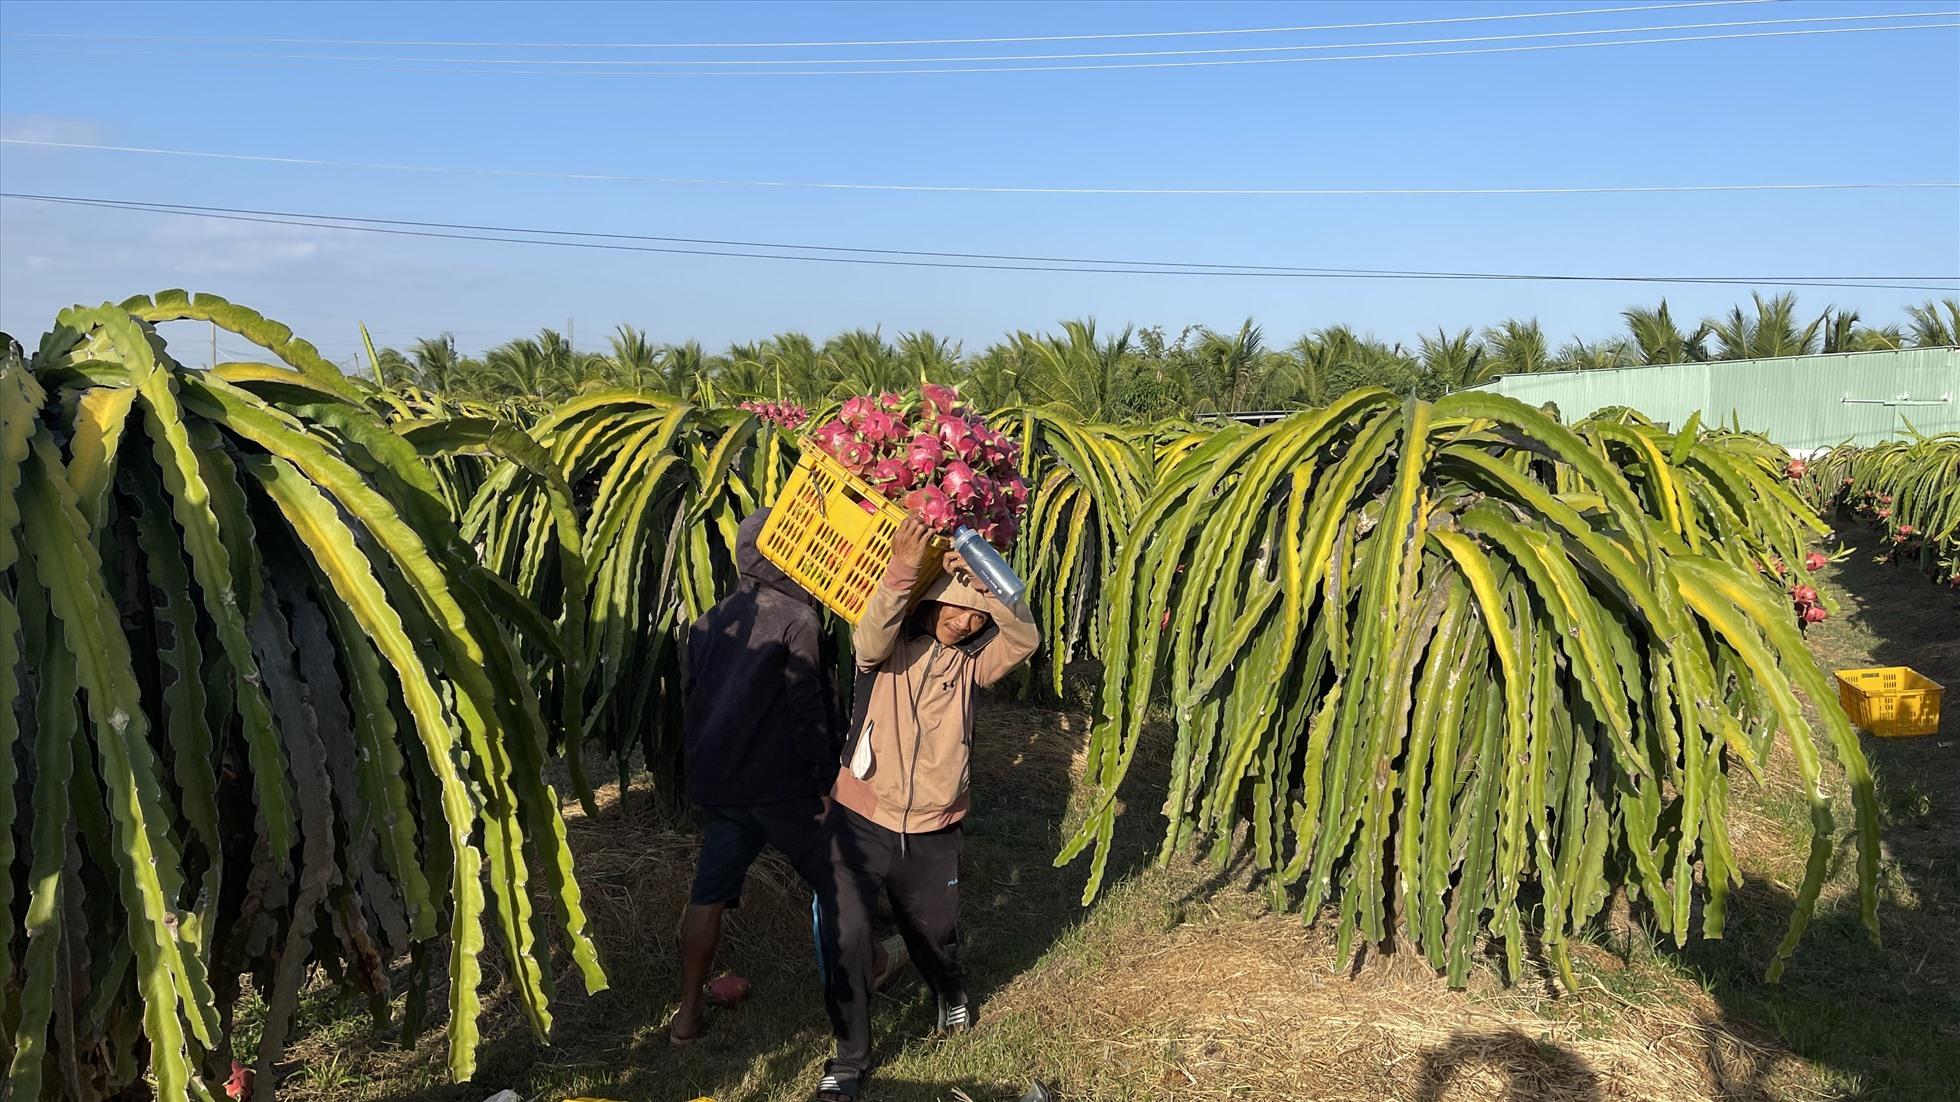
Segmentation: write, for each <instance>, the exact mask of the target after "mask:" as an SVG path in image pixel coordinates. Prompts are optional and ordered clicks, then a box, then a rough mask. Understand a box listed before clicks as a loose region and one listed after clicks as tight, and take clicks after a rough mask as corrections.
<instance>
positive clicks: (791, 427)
mask: <svg viewBox="0 0 1960 1102" xmlns="http://www.w3.org/2000/svg"><path fill="white" fill-rule="evenodd" d="M741 408H743V409H745V410H747V411H749V412H750V413H753V414H755V415H756V416H757V417H760V418H762V419H763V420H764V421H766V422H768V423H769V424H772V425H775V426H776V427H778V428H780V429H783V430H784V431H786V432H795V431H796V430H797V429H800V428H802V427H803V425H804V424H805V423H806V422H808V421H809V420H810V411H809V410H808V409H805V408H804V407H803V406H800V405H798V404H797V403H795V402H743V403H742V404H741Z"/></svg>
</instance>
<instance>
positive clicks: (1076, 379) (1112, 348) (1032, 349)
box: [1013, 318, 1135, 420]
mask: <svg viewBox="0 0 1960 1102" xmlns="http://www.w3.org/2000/svg"><path fill="white" fill-rule="evenodd" d="M1134 334H1135V329H1134V328H1132V327H1130V326H1124V328H1123V331H1122V332H1120V333H1118V334H1116V335H1115V336H1112V337H1107V338H1102V339H1098V337H1097V336H1096V322H1095V319H1094V318H1085V319H1078V320H1075V321H1065V322H1063V323H1062V331H1061V333H1060V334H1051V335H1049V336H1043V337H1037V336H1034V335H1032V334H1029V333H1020V334H1017V335H1016V336H1015V339H1014V342H1013V343H1014V345H1015V346H1016V348H1017V349H1018V350H1019V353H1020V362H1021V363H1022V364H1023V365H1024V366H1023V370H1024V371H1025V372H1026V373H1027V381H1028V385H1029V388H1030V389H1031V390H1033V391H1034V393H1035V394H1036V395H1037V396H1038V397H1039V398H1040V399H1041V400H1043V401H1050V402H1062V403H1065V404H1067V405H1068V406H1070V407H1071V408H1073V409H1074V410H1075V411H1076V412H1077V413H1078V414H1080V415H1082V416H1083V417H1087V418H1090V419H1092V420H1093V419H1107V418H1108V417H1110V416H1112V413H1113V407H1114V404H1115V402H1116V399H1117V395H1118V394H1119V393H1120V392H1121V390H1122V387H1123V384H1124V382H1125V381H1126V380H1127V379H1128V377H1129V373H1130V366H1131V364H1130V361H1131V355H1130V346H1131V341H1132V338H1133V336H1134Z"/></svg>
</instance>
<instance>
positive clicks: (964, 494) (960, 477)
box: [939, 459, 980, 508]
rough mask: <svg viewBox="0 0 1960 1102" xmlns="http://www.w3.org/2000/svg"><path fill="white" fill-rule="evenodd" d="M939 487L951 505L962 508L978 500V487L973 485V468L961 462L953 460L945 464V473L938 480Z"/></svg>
mask: <svg viewBox="0 0 1960 1102" xmlns="http://www.w3.org/2000/svg"><path fill="white" fill-rule="evenodd" d="M939 485H940V487H941V488H942V489H944V490H945V491H946V496H947V497H949V498H951V499H952V501H953V504H955V505H958V506H961V507H962V508H964V507H965V506H968V505H972V504H974V503H975V502H976V501H978V500H979V497H980V494H979V487H978V486H976V485H974V475H973V468H972V467H970V466H968V465H967V464H966V463H965V461H963V460H959V459H955V460H953V461H952V462H951V463H948V464H946V473H945V475H944V476H942V477H941V478H940V480H939Z"/></svg>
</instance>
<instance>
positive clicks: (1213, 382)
mask: <svg viewBox="0 0 1960 1102" xmlns="http://www.w3.org/2000/svg"><path fill="white" fill-rule="evenodd" d="M1265 341H1266V335H1265V333H1264V332H1263V331H1262V330H1261V329H1260V328H1259V327H1258V326H1256V325H1254V324H1252V319H1251V318H1247V319H1245V321H1244V322H1243V323H1241V324H1240V325H1239V328H1238V331H1237V332H1235V333H1220V332H1218V331H1216V330H1213V329H1201V330H1199V331H1198V346H1197V348H1196V349H1194V350H1193V359H1194V360H1195V361H1196V362H1195V364H1194V368H1195V371H1194V378H1195V381H1196V382H1197V391H1198V395H1197V397H1198V400H1197V402H1196V409H1197V411H1198V412H1206V413H1229V412H1233V411H1237V410H1243V409H1246V408H1247V407H1248V406H1250V405H1253V404H1256V402H1257V399H1259V398H1260V397H1261V396H1263V394H1264V392H1265V384H1266V379H1267V376H1268V375H1269V374H1270V372H1271V371H1272V368H1273V366H1274V365H1273V363H1272V360H1271V357H1269V356H1267V355H1266V348H1265ZM1179 343H1180V344H1182V343H1183V342H1182V341H1180V342H1179Z"/></svg>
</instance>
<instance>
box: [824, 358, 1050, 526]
mask: <svg viewBox="0 0 1960 1102" xmlns="http://www.w3.org/2000/svg"><path fill="white" fill-rule="evenodd" d="M810 441H811V443H812V444H814V445H815V446H816V447H817V448H818V449H820V450H822V451H823V452H824V453H825V454H826V455H829V456H830V457H831V458H833V459H835V460H837V462H838V463H840V464H842V465H843V466H844V468H845V469H846V470H849V471H850V472H851V473H852V474H854V475H857V476H858V477H859V478H862V479H864V480H865V481H866V482H869V483H870V484H871V485H872V487H873V488H875V489H876V490H877V491H878V492H879V493H881V494H883V495H884V496H885V497H887V498H889V499H891V500H892V501H895V502H898V503H899V504H901V505H903V506H905V508H906V509H908V510H911V511H915V512H918V513H920V514H921V515H923V516H924V517H925V519H926V522H927V523H928V524H930V525H931V526H932V527H933V529H934V530H935V531H938V532H941V533H949V532H951V531H953V530H954V529H955V528H958V527H960V526H962V525H964V526H966V527H970V528H972V529H973V530H974V531H976V532H978V533H980V535H981V537H982V538H984V539H985V540H986V541H987V542H988V543H991V544H993V545H994V546H995V547H998V548H1001V549H1003V550H1005V549H1006V548H1008V547H1010V546H1012V545H1013V543H1014V536H1015V533H1016V532H1017V531H1018V530H1019V518H1020V515H1021V512H1022V511H1023V510H1024V509H1026V508H1027V504H1028V486H1027V483H1026V482H1024V481H1023V480H1022V479H1021V475H1020V471H1019V464H1020V460H1021V446H1020V445H1019V444H1017V443H1015V442H1014V441H1013V440H1010V439H1008V438H1007V437H1006V436H1005V435H1003V434H1001V433H999V432H996V431H994V430H993V429H991V428H988V427H987V423H986V422H985V421H983V420H981V418H980V415H979V414H977V413H974V412H973V411H972V410H970V409H968V408H967V407H966V406H965V405H964V404H963V403H962V402H961V401H960V396H959V392H958V391H957V390H955V389H953V388H952V387H947V386H938V385H935V384H931V383H928V384H926V385H925V386H923V387H920V388H919V392H918V394H916V395H909V394H904V395H902V394H894V393H890V392H887V393H884V394H880V395H878V396H877V397H870V396H866V397H861V398H852V399H851V400H850V401H848V402H845V403H844V408H843V409H842V410H841V411H840V412H839V413H838V415H837V418H836V419H835V420H832V421H829V422H826V423H825V424H823V425H822V426H820V427H818V428H817V429H816V430H815V431H814V432H812V433H811V434H810Z"/></svg>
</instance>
